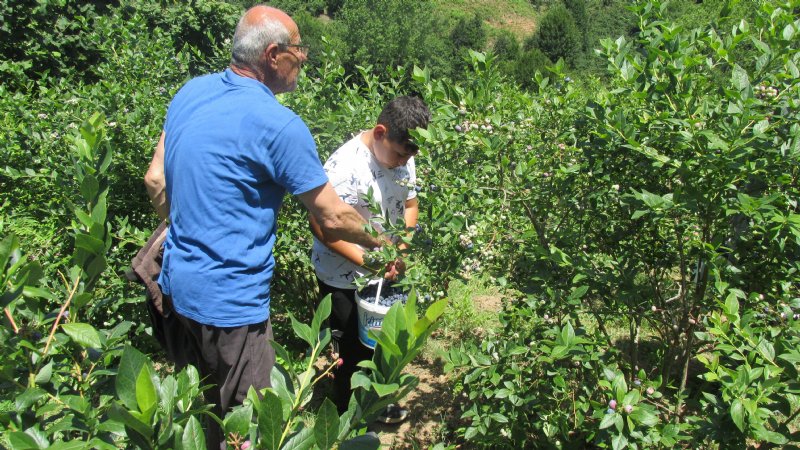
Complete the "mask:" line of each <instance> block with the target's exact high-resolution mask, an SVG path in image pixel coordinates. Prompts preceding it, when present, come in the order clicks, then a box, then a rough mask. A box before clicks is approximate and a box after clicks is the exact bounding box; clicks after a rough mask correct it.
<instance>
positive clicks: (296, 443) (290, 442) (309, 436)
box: [281, 427, 316, 450]
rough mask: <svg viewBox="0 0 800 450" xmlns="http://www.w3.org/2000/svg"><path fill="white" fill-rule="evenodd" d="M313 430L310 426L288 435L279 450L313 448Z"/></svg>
mask: <svg viewBox="0 0 800 450" xmlns="http://www.w3.org/2000/svg"><path fill="white" fill-rule="evenodd" d="M315 442H316V441H315V440H314V430H313V429H311V428H310V427H308V428H303V429H302V430H300V431H299V432H297V433H295V434H293V435H290V436H289V438H288V439H287V440H286V443H285V444H283V447H281V450H308V449H311V448H314V444H315Z"/></svg>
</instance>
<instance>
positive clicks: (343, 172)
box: [311, 133, 417, 289]
mask: <svg viewBox="0 0 800 450" xmlns="http://www.w3.org/2000/svg"><path fill="white" fill-rule="evenodd" d="M362 134H363V133H361V134H358V135H357V136H355V137H354V138H352V139H350V141H348V142H347V143H345V144H344V145H342V146H341V147H339V149H338V150H336V151H335V152H334V153H333V154H332V155H331V156H330V158H328V160H327V161H326V162H325V172H327V174H328V179H329V180H330V182H331V184H332V185H333V188H334V189H335V190H336V193H337V194H338V195H339V198H341V199H342V200H343V201H344V202H345V203H347V204H348V205H351V206H352V207H353V208H355V210H356V211H358V213H359V214H361V216H362V217H364V219H366V220H367V221H369V220H370V219H371V218H372V217H373V215H372V213H371V212H370V208H369V204H368V203H367V201H366V200H365V198H364V197H365V196H366V194H367V192H368V191H369V189H370V188H372V197H373V199H374V201H375V202H377V203H379V204H380V205H381V211H382V212H383V217H384V218H385V219H387V220H388V221H389V222H396V221H398V220H402V219H403V217H404V214H405V209H406V201H407V200H411V199H413V198H415V197H416V196H417V192H416V191H415V190H414V189H412V188H409V186H414V185H415V184H416V181H417V175H416V169H415V166H414V158H411V159H409V160H408V162H406V165H404V166H400V167H396V168H394V169H386V168H383V167H381V166H380V164H378V161H376V160H375V157H374V156H373V155H372V153H371V152H370V151H369V148H368V147H367V146H366V144H364V143H363V142H362V141H361V136H362ZM376 228H378V227H377V226H376ZM378 231H383V230H378ZM311 261H312V262H313V263H314V270H315V272H316V273H317V277H319V279H320V280H321V281H322V282H323V283H325V284H327V285H329V286H333V287H335V288H339V289H354V288H355V286H354V285H353V280H355V279H356V278H358V277H360V276H363V275H365V274H366V273H367V272H368V271H367V270H366V269H364V268H363V267H361V266H357V265H355V264H353V263H352V262H350V261H349V260H347V259H346V258H345V257H343V256H341V255H339V254H338V253H336V252H335V251H333V250H331V249H329V248H328V247H327V246H325V244H323V243H322V242H321V241H320V240H319V239H317V238H316V237H315V238H314V245H313V247H312V249H311Z"/></svg>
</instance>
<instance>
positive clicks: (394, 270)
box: [383, 258, 406, 281]
mask: <svg viewBox="0 0 800 450" xmlns="http://www.w3.org/2000/svg"><path fill="white" fill-rule="evenodd" d="M405 273H406V263H405V261H403V260H402V258H397V259H395V260H394V261H390V262H388V263H386V274H384V275H383V278H386V279H387V280H391V281H395V280H397V278H398V277H400V276H402V275H404V274H405Z"/></svg>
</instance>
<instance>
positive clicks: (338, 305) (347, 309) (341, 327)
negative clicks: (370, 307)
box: [317, 279, 375, 414]
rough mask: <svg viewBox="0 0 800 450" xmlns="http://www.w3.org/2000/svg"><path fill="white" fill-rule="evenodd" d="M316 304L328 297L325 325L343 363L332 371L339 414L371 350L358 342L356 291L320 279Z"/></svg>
mask: <svg viewBox="0 0 800 450" xmlns="http://www.w3.org/2000/svg"><path fill="white" fill-rule="evenodd" d="M317 284H318V285H319V300H320V301H321V300H322V299H323V298H324V297H325V296H326V295H328V294H330V295H331V315H330V317H329V318H328V324H329V325H330V328H331V334H332V335H333V339H334V348H338V351H339V357H340V358H342V360H343V363H342V365H341V367H339V368H338V369H336V370H335V371H334V379H333V383H334V398H333V402H334V403H335V404H336V409H338V410H339V414H342V413H343V412H345V411H347V404H348V403H349V402H350V395H351V394H352V389H350V378H352V376H353V374H354V373H356V372H357V371H358V370H360V368H359V367H358V366H357V365H356V364H358V363H359V362H360V361H364V360H369V359H372V355H373V354H374V353H375V351H374V350H372V349H371V348H369V347H367V346H365V345H364V344H362V343H361V341H359V340H358V308H357V307H356V291H355V289H340V288H335V287H333V286H329V285H327V284H325V283H323V282H322V281H320V280H319V279H317Z"/></svg>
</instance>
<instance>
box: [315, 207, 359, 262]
mask: <svg viewBox="0 0 800 450" xmlns="http://www.w3.org/2000/svg"><path fill="white" fill-rule="evenodd" d="M308 222H309V225H310V226H311V232H312V233H313V234H314V236H315V237H316V238H317V239H319V240H320V242H322V243H323V244H325V246H326V247H328V248H329V249H331V250H333V251H335V252H336V253H337V254H339V255H341V256H342V257H343V258H345V259H347V260H348V261H350V262H351V263H353V264H355V265H357V266H363V265H364V249H362V248H361V247H359V246H357V245H355V244H352V243H350V242H347V241H342V240H331V239H330V238H329V237H328V236H326V235H325V233H323V232H322V228H320V226H319V223H317V219H315V218H314V216H313V215H309V216H308Z"/></svg>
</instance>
